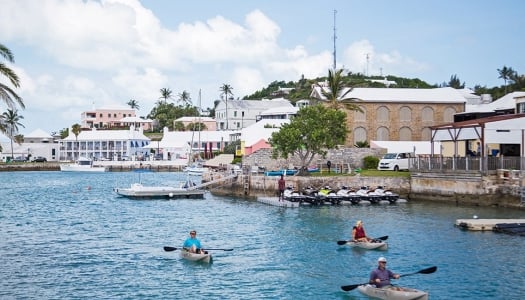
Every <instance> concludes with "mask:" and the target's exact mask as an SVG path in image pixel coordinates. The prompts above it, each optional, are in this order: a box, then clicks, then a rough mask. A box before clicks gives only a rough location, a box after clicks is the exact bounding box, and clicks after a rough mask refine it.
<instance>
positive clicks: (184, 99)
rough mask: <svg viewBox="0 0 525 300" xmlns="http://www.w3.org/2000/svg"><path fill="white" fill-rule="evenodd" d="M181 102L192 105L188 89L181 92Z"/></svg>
mask: <svg viewBox="0 0 525 300" xmlns="http://www.w3.org/2000/svg"><path fill="white" fill-rule="evenodd" d="M179 102H181V103H182V104H184V105H185V106H192V105H193V103H192V102H191V97H190V93H188V92H186V91H182V93H180V94H179Z"/></svg>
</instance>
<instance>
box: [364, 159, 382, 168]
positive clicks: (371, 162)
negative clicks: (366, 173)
mask: <svg viewBox="0 0 525 300" xmlns="http://www.w3.org/2000/svg"><path fill="white" fill-rule="evenodd" d="M363 164H364V166H365V169H377V165H378V164H379V158H377V157H375V156H366V157H365V158H363Z"/></svg>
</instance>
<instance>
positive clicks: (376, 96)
mask: <svg viewBox="0 0 525 300" xmlns="http://www.w3.org/2000/svg"><path fill="white" fill-rule="evenodd" d="M327 89H328V87H327V86H326V85H322V84H320V85H314V86H313V87H312V93H311V97H313V98H317V99H320V100H326V97H325V96H324V95H323V90H324V91H325V92H326V91H327ZM347 89H348V88H345V90H343V91H342V92H341V94H342V95H345V98H344V99H341V100H339V101H343V102H352V103H354V104H356V105H357V106H358V107H359V108H360V109H361V112H358V111H350V110H347V128H348V129H349V130H350V133H349V134H348V137H347V140H346V145H347V146H352V145H354V144H355V143H357V142H364V141H366V142H367V143H370V141H371V140H376V141H430V138H431V129H430V128H431V127H432V126H436V125H439V124H442V123H448V122H453V121H454V115H455V114H456V113H460V112H464V111H465V105H466V103H467V101H472V99H473V98H476V97H478V98H479V96H476V95H474V94H473V92H472V91H469V90H467V91H464V90H457V89H454V88H450V87H446V88H435V89H404V88H354V89H352V90H351V91H350V92H348V93H346V90H347ZM345 93H346V94H345Z"/></svg>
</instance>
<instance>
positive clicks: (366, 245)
mask: <svg viewBox="0 0 525 300" xmlns="http://www.w3.org/2000/svg"><path fill="white" fill-rule="evenodd" d="M345 245H348V246H350V247H357V248H363V249H368V250H387V249H388V244H387V243H386V242H385V241H374V242H354V241H348V242H346V244H345Z"/></svg>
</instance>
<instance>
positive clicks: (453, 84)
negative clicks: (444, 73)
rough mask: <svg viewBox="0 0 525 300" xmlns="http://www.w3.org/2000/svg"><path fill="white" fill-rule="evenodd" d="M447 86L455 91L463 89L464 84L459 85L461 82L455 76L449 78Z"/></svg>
mask: <svg viewBox="0 0 525 300" xmlns="http://www.w3.org/2000/svg"><path fill="white" fill-rule="evenodd" d="M447 86H449V87H451V88H455V89H464V88H465V83H464V82H463V84H461V81H460V80H459V78H458V76H457V75H456V74H454V75H452V76H450V81H449V82H448V84H447Z"/></svg>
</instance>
